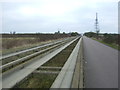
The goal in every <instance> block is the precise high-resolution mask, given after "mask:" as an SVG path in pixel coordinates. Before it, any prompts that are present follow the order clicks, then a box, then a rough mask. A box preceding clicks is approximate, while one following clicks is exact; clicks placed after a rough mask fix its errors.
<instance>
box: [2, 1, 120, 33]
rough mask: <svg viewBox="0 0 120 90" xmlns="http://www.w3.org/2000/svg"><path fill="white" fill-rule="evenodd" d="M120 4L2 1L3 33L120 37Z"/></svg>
mask: <svg viewBox="0 0 120 90" xmlns="http://www.w3.org/2000/svg"><path fill="white" fill-rule="evenodd" d="M118 1H119V0H34V1H31V2H30V0H29V2H28V1H26V2H24V1H22V0H21V1H19V2H16V1H14V0H12V1H11V2H8V0H2V1H1V3H0V5H1V9H2V12H1V13H2V24H1V25H2V32H3V33H9V32H13V31H15V32H17V33H33V32H34V33H36V32H39V33H54V32H56V31H58V30H60V32H67V33H68V32H79V33H84V32H88V31H95V15H96V12H97V13H98V20H99V27H100V32H102V33H105V32H107V33H118Z"/></svg>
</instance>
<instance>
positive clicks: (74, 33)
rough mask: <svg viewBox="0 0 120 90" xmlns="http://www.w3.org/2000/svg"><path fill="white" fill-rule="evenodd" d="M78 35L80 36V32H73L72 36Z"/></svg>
mask: <svg viewBox="0 0 120 90" xmlns="http://www.w3.org/2000/svg"><path fill="white" fill-rule="evenodd" d="M77 35H79V33H78V32H71V36H77Z"/></svg>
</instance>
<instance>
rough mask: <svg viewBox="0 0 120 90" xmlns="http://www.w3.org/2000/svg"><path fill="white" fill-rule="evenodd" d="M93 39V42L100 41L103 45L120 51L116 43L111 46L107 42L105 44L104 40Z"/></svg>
mask: <svg viewBox="0 0 120 90" xmlns="http://www.w3.org/2000/svg"><path fill="white" fill-rule="evenodd" d="M92 39H93V40H96V41H98V42H100V43H103V44H105V45H107V46H109V47H112V48H114V49H117V50H120V46H119V45H117V44H114V43H112V44H109V43H106V42H104V41H102V40H98V39H96V38H92Z"/></svg>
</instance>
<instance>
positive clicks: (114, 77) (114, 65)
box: [83, 36, 118, 88]
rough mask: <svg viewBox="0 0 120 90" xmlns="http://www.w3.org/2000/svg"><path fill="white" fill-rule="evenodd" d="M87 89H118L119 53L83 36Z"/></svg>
mask: <svg viewBox="0 0 120 90" xmlns="http://www.w3.org/2000/svg"><path fill="white" fill-rule="evenodd" d="M83 48H84V59H85V65H84V68H85V88H118V51H117V50H115V49H113V48H111V47H108V46H106V45H103V44H101V43H99V42H97V41H95V40H92V39H90V38H87V37H85V36H83Z"/></svg>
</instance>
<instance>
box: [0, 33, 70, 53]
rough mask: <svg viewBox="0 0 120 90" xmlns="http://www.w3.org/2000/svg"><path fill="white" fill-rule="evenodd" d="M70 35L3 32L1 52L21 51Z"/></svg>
mask: <svg viewBox="0 0 120 90" xmlns="http://www.w3.org/2000/svg"><path fill="white" fill-rule="evenodd" d="M64 37H68V35H66V34H65V35H63V34H60V35H57V34H15V35H13V34H12V35H11V34H2V38H1V40H2V43H1V46H2V47H0V52H2V55H4V54H9V53H12V52H17V51H21V50H23V49H28V48H31V47H35V46H38V45H41V44H44V43H48V42H51V41H52V40H56V39H60V38H64Z"/></svg>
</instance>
